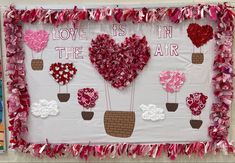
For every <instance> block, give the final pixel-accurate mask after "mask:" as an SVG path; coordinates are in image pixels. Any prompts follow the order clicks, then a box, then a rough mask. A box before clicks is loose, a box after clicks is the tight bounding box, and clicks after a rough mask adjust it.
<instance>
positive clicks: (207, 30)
mask: <svg viewBox="0 0 235 163" xmlns="http://www.w3.org/2000/svg"><path fill="white" fill-rule="evenodd" d="M187 32H188V37H189V38H190V39H191V41H192V43H193V44H194V45H195V46H196V47H197V48H199V47H201V46H202V45H204V44H206V43H207V42H208V41H209V40H211V39H213V28H212V27H211V26H210V25H203V26H200V25H199V24H196V23H191V24H189V26H188V29H187Z"/></svg>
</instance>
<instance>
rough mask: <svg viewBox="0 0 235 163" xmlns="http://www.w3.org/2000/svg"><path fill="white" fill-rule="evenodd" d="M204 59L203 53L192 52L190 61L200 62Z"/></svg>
mask: <svg viewBox="0 0 235 163" xmlns="http://www.w3.org/2000/svg"><path fill="white" fill-rule="evenodd" d="M203 61H204V55H203V53H192V63H194V64H202V63H203Z"/></svg>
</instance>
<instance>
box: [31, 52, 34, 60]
mask: <svg viewBox="0 0 235 163" xmlns="http://www.w3.org/2000/svg"><path fill="white" fill-rule="evenodd" d="M31 55H32V59H34V58H33V50H31Z"/></svg>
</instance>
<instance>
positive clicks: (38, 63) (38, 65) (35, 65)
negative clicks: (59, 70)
mask: <svg viewBox="0 0 235 163" xmlns="http://www.w3.org/2000/svg"><path fill="white" fill-rule="evenodd" d="M31 67H32V69H33V70H42V69H43V60H42V59H32V61H31Z"/></svg>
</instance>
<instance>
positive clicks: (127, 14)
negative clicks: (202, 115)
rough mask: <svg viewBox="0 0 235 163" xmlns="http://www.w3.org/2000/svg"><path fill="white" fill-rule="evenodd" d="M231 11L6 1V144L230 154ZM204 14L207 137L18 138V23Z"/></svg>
mask: <svg viewBox="0 0 235 163" xmlns="http://www.w3.org/2000/svg"><path fill="white" fill-rule="evenodd" d="M234 16H235V14H234V12H233V11H232V9H231V7H230V6H228V5H227V4H226V3H224V4H218V5H203V4H198V5H194V6H185V7H177V8H166V7H164V8H155V9H147V8H142V9H121V8H101V9H78V8H77V7H74V9H71V10H69V9H64V10H59V11H56V10H46V9H42V8H39V9H31V10H27V9H26V10H17V9H16V8H15V7H14V6H10V7H9V9H8V10H7V11H6V12H5V14H4V31H5V43H6V56H7V65H6V70H7V72H8V76H9V81H8V82H7V86H8V91H9V98H8V100H7V105H8V113H9V118H10V120H9V131H10V132H11V137H10V144H11V145H10V146H11V148H13V149H16V150H18V151H22V152H25V153H31V154H32V155H34V156H38V157H40V156H43V155H47V156H49V157H56V156H61V155H65V154H66V155H67V154H69V153H70V154H72V155H73V156H75V157H80V158H81V159H88V157H89V156H90V155H93V156H97V157H99V158H105V157H111V158H113V157H116V156H121V155H127V156H132V157H135V156H139V155H141V156H149V157H153V158H155V157H158V156H160V155H161V154H162V152H166V153H167V155H168V157H169V158H170V159H175V158H176V157H177V155H180V154H186V155H188V156H190V155H191V154H197V155H199V156H200V157H203V156H204V155H205V154H206V153H216V152H219V151H223V152H225V153H235V148H234V146H233V144H232V143H230V142H229V141H228V140H227V136H228V128H229V125H230V122H229V118H230V117H229V111H230V105H231V103H232V99H233V85H232V84H233V80H232V78H233V56H232V41H233V31H234V24H233V19H234ZM205 17H207V18H209V19H211V20H213V21H215V22H216V23H217V24H218V27H217V31H216V34H215V38H216V45H215V46H216V50H215V53H216V55H215V59H214V72H215V76H214V77H213V79H212V80H213V85H214V95H215V97H217V103H214V104H213V106H212V110H211V115H210V118H211V122H212V123H211V126H210V127H209V128H208V134H209V136H210V137H211V141H209V142H194V143H190V144H126V143H119V144H107V145H91V144H88V145H81V144H50V143H49V142H48V141H47V140H46V142H45V144H33V143H28V142H26V141H25V140H24V139H23V138H22V134H25V133H26V132H27V118H28V114H29V108H30V96H29V93H28V89H27V81H26V71H25V64H24V58H25V56H24V55H25V53H24V50H23V47H22V23H35V22H41V23H44V24H53V25H55V26H59V25H61V24H64V23H67V22H72V23H73V25H74V26H76V25H77V24H78V23H79V22H80V21H82V20H91V21H101V20H108V21H109V20H116V21H117V22H122V21H132V22H133V23H148V22H157V21H161V20H163V19H165V18H169V19H170V20H171V21H172V22H173V23H181V22H182V21H184V20H188V19H201V18H205Z"/></svg>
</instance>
